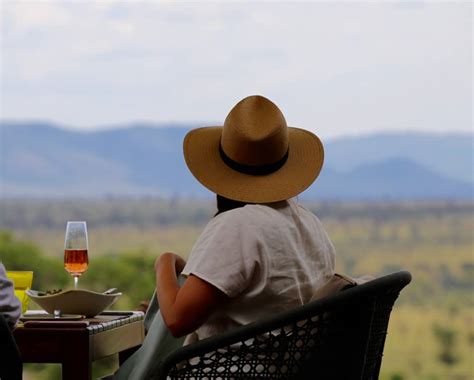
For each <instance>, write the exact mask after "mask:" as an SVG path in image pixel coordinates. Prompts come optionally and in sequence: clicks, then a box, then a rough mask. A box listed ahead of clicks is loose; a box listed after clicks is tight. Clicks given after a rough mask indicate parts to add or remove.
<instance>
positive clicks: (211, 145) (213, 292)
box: [155, 96, 335, 343]
mask: <svg viewBox="0 0 474 380" xmlns="http://www.w3.org/2000/svg"><path fill="white" fill-rule="evenodd" d="M183 148H184V157H185V160H186V164H187V166H188V168H189V169H190V171H191V173H192V174H193V175H194V176H195V177H196V178H197V179H198V181H200V182H201V183H202V184H203V185H204V186H205V187H207V188H208V189H209V190H211V191H212V192H214V193H216V194H217V204H218V213H217V215H216V216H215V217H214V218H213V219H212V220H211V221H210V222H209V224H208V225H207V226H206V228H205V230H204V231H203V233H202V234H201V236H200V237H199V239H198V241H197V242H196V244H195V246H194V248H193V249H192V251H191V253H190V255H189V260H188V262H187V263H186V262H185V261H184V260H183V259H182V258H181V257H180V256H178V255H176V254H174V253H164V254H162V255H161V256H160V257H159V258H158V259H157V260H156V263H155V271H156V294H157V298H158V303H159V305H160V311H161V314H162V317H163V319H164V321H165V323H166V325H167V326H168V328H169V330H170V331H171V333H172V334H173V335H174V336H176V337H179V336H185V335H188V337H187V343H189V342H191V341H193V340H196V339H204V338H206V337H208V336H211V335H214V334H219V333H221V332H224V331H226V330H229V329H231V328H234V327H236V326H240V325H244V324H247V323H250V322H253V321H255V320H259V319H261V318H263V317H265V316H268V315H270V314H274V313H277V312H280V311H283V310H287V309H290V308H294V307H297V306H299V305H302V304H304V303H306V302H308V301H309V300H310V299H311V296H312V295H313V293H314V292H315V291H316V290H317V289H318V288H319V287H321V286H323V285H324V284H325V283H326V282H327V281H328V280H329V279H330V278H331V277H332V275H333V274H334V261H335V251H334V248H333V245H332V244H331V242H330V240H329V238H328V236H327V234H326V232H325V231H324V228H323V227H322V225H321V223H320V222H319V220H318V219H317V218H316V216H315V215H313V214H312V213H311V212H309V211H308V210H306V209H305V208H303V207H302V206H300V205H298V204H297V203H296V202H295V201H294V200H293V199H291V198H293V197H295V196H296V195H298V194H299V193H301V192H302V191H303V190H305V189H306V188H307V187H308V186H309V185H311V183H312V182H313V181H314V180H315V179H316V177H317V176H318V175H319V172H320V170H321V167H322V164H323V158H324V151H323V146H322V144H321V141H320V140H319V138H318V137H317V136H315V135H314V134H313V133H311V132H309V131H306V130H303V129H297V128H290V127H287V125H286V121H285V118H284V116H283V114H282V113H281V111H280V110H279V109H278V107H277V106H276V105H275V104H273V103H272V102H271V101H270V100H268V99H266V98H264V97H262V96H250V97H247V98H245V99H243V100H241V101H240V102H239V103H238V104H237V105H236V106H235V107H234V108H233V109H232V110H231V111H230V113H229V115H228V116H227V118H226V120H225V123H224V126H223V127H207V128H199V129H195V130H192V131H190V132H189V133H188V134H187V136H186V137H185V140H184V147H183ZM180 273H181V274H183V275H184V276H185V277H186V281H185V282H184V284H183V285H182V286H180V285H179V284H178V275H179V274H180Z"/></svg>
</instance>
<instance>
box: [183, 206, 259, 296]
mask: <svg viewBox="0 0 474 380" xmlns="http://www.w3.org/2000/svg"><path fill="white" fill-rule="evenodd" d="M241 211H242V210H241V209H236V210H232V211H227V212H225V213H223V214H220V215H218V216H217V217H214V218H213V219H212V220H211V221H210V222H209V224H208V225H207V226H206V228H205V229H204V231H203V233H202V234H201V236H200V237H199V239H198V240H197V242H196V244H195V245H194V247H193V249H192V250H191V253H190V255H189V259H188V262H187V263H186V266H185V267H184V270H183V274H184V275H187V276H189V275H190V274H193V275H195V276H197V277H199V278H201V279H202V280H204V281H206V282H208V283H210V284H211V285H213V286H215V287H216V288H218V289H219V290H221V291H222V292H224V293H225V294H226V295H227V296H228V297H230V298H233V297H236V296H237V295H239V294H240V293H241V292H243V291H244V290H245V289H246V288H247V287H248V285H249V284H250V282H251V279H252V276H253V273H254V271H255V269H256V267H258V266H259V262H258V261H259V255H258V242H257V235H256V231H255V228H252V225H251V224H249V223H248V222H246V219H245V218H244V217H243V215H242V212H241Z"/></svg>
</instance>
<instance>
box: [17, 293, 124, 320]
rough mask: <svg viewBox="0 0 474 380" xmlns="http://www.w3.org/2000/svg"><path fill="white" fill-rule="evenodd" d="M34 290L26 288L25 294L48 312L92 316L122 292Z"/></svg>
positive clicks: (106, 306)
mask: <svg viewBox="0 0 474 380" xmlns="http://www.w3.org/2000/svg"><path fill="white" fill-rule="evenodd" d="M38 293H42V292H38V291H36V290H31V289H28V290H27V291H26V294H28V296H29V297H30V298H31V299H32V300H33V301H34V302H35V303H37V304H38V305H39V306H40V307H42V308H43V309H44V310H46V311H47V312H48V313H50V314H53V313H54V310H61V313H63V314H80V315H85V316H86V317H94V316H96V315H97V314H99V313H100V312H102V311H104V310H105V309H106V308H108V307H109V306H110V305H112V304H113V303H114V302H115V301H117V299H118V298H119V297H120V296H121V295H122V293H113V294H104V293H96V292H93V291H91V290H85V289H72V290H66V291H64V292H60V293H56V294H51V295H44V296H40V295H39V294H38Z"/></svg>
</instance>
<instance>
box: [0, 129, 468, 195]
mask: <svg viewBox="0 0 474 380" xmlns="http://www.w3.org/2000/svg"><path fill="white" fill-rule="evenodd" d="M0 125H1V135H0V137H1V142H0V143H1V145H0V149H1V152H0V165H1V166H0V168H1V169H0V170H1V171H0V179H1V190H2V193H3V194H4V195H5V196H34V197H54V196H97V195H99V196H104V195H161V196H186V197H190V196H199V197H205V196H209V195H210V193H209V192H208V191H207V190H206V189H204V188H202V186H201V185H200V184H199V183H198V182H197V181H196V180H195V179H194V178H193V177H192V175H191V174H190V173H189V171H188V170H187V168H186V165H185V163H184V159H183V155H182V140H183V137H184V135H185V134H186V132H187V131H188V130H189V129H191V128H194V127H195V126H194V125H181V126H179V127H178V126H163V125H150V124H148V125H145V124H134V125H130V126H129V127H127V128H117V129H109V130H102V131H95V132H78V131H73V130H70V129H62V128H59V127H57V126H55V125H53V124H49V123H38V122H23V123H19V122H9V121H2V122H1V124H0ZM472 142H473V135H471V134H459V135H436V134H380V135H371V136H362V137H350V138H341V139H334V140H329V141H326V142H325V147H326V162H325V167H324V169H323V172H322V174H321V176H320V178H318V180H317V181H316V183H315V184H313V185H312V186H311V187H310V188H309V189H308V190H307V191H306V192H305V193H304V194H303V197H307V198H317V199H420V198H443V199H459V198H464V199H466V198H472V195H473V183H474V180H473V161H472V155H473V144H472Z"/></svg>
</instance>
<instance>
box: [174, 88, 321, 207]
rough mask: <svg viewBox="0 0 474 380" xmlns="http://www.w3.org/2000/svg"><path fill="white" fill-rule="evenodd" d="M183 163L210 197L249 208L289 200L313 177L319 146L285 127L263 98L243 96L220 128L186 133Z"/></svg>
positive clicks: (306, 135)
mask: <svg viewBox="0 0 474 380" xmlns="http://www.w3.org/2000/svg"><path fill="white" fill-rule="evenodd" d="M183 150H184V158H185V160H186V164H187V165H188V168H189V170H190V171H191V173H192V174H193V175H194V176H195V177H196V179H197V180H198V181H199V182H201V183H202V184H203V185H204V186H205V187H207V188H208V189H209V190H211V191H212V192H214V193H216V194H219V195H222V196H224V197H226V198H229V199H234V200H237V201H242V202H249V203H269V202H276V201H281V200H284V199H289V198H291V197H294V196H295V195H298V194H299V193H301V192H302V191H303V190H305V189H306V188H307V187H308V186H309V185H311V183H313V181H314V180H315V179H316V178H317V176H318V175H319V172H320V171H321V167H322V165H323V161H324V149H323V145H322V143H321V140H320V139H319V138H318V137H317V136H316V135H315V134H313V133H311V132H309V131H307V130H304V129H299V128H293V127H288V126H287V124H286V120H285V117H284V116H283V114H282V112H281V111H280V110H279V108H278V107H277V106H276V105H275V104H274V103H272V102H271V101H270V100H268V99H267V98H264V97H263V96H257V95H256V96H249V97H247V98H245V99H243V100H241V101H240V102H239V103H237V104H236V105H235V106H234V108H232V110H231V111H230V112H229V114H228V115H227V117H226V119H225V122H224V126H222V127H204V128H197V129H193V130H192V131H190V132H188V134H187V135H186V137H185V138H184V143H183Z"/></svg>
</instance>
